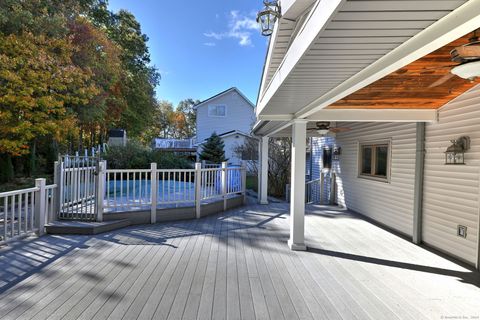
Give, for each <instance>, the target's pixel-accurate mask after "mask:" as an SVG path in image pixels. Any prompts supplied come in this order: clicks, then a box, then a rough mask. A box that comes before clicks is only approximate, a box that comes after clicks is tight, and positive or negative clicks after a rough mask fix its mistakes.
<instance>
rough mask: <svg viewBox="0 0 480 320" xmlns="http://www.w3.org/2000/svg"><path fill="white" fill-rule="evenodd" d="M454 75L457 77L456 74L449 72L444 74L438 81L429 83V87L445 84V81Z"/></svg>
mask: <svg viewBox="0 0 480 320" xmlns="http://www.w3.org/2000/svg"><path fill="white" fill-rule="evenodd" d="M453 77H455V75H454V74H453V73H448V74H446V75H444V76H443V77H441V78H440V79H438V80H437V81H435V82H434V83H432V84H431V85H429V86H428V87H429V88H435V87H438V86H439V85H442V84H444V83H445V82H447V81H448V80H450V79H452V78H453Z"/></svg>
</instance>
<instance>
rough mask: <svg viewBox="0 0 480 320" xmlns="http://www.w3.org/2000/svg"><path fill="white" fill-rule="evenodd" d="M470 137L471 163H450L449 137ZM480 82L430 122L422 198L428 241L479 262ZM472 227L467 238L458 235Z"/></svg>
mask: <svg viewBox="0 0 480 320" xmlns="http://www.w3.org/2000/svg"><path fill="white" fill-rule="evenodd" d="M462 135H466V136H469V137H470V139H471V143H470V147H471V149H470V150H468V151H467V152H466V153H465V162H466V165H458V166H447V165H445V164H444V162H445V155H444V152H445V150H446V149H447V147H448V146H449V145H450V144H451V143H450V140H451V139H454V138H458V137H460V136H462ZM479 170H480V86H477V87H476V88H474V89H472V90H470V91H469V92H467V93H465V94H463V95H461V96H460V97H458V98H457V99H455V100H453V101H452V102H450V103H448V104H447V105H446V106H444V107H443V108H441V109H440V111H439V122H438V123H435V124H427V126H426V155H425V177H424V198H423V241H424V242H425V243H426V244H428V245H430V246H432V247H435V248H437V249H439V250H441V251H444V252H447V253H448V254H451V255H454V256H456V257H458V258H460V259H462V260H464V261H467V262H469V263H472V264H475V262H476V260H477V241H478V219H479V194H480V190H479V184H480V177H479V175H480V173H479ZM459 224H460V225H465V226H467V238H461V237H459V236H457V226H458V225H459Z"/></svg>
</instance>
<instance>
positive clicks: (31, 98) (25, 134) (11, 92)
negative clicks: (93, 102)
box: [0, 33, 98, 161]
mask: <svg viewBox="0 0 480 320" xmlns="http://www.w3.org/2000/svg"><path fill="white" fill-rule="evenodd" d="M73 51H74V48H73V46H72V43H71V40H70V39H69V38H66V39H52V38H48V37H45V36H42V35H40V36H34V35H32V34H30V33H22V34H21V35H15V34H11V35H8V36H5V35H1V34H0V106H1V108H0V154H1V155H2V157H3V158H4V161H9V160H8V159H9V158H10V157H18V156H22V155H25V154H28V153H29V152H30V151H31V150H32V149H33V148H34V147H35V141H36V140H37V139H38V137H42V136H51V137H53V138H54V139H57V140H61V139H62V137H64V136H67V135H68V133H69V132H71V131H74V128H75V127H76V122H77V120H76V118H75V117H74V114H72V113H71V112H69V110H68V109H67V108H66V106H67V105H69V106H79V105H83V104H85V103H87V102H88V101H89V100H90V99H91V98H92V97H93V96H94V95H95V94H97V93H98V90H97V89H96V86H95V85H94V84H93V83H92V82H91V76H92V73H91V72H90V71H88V70H83V69H82V68H80V67H77V66H75V65H74V64H73V63H72V60H71V57H72V53H73ZM5 158H7V160H5Z"/></svg>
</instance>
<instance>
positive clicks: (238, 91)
mask: <svg viewBox="0 0 480 320" xmlns="http://www.w3.org/2000/svg"><path fill="white" fill-rule="evenodd" d="M233 91H236V92H237V93H238V94H239V95H240V96H241V97H242V98H243V99H244V100H245V101H247V102H248V104H249V105H250V106H251V107H252V108H255V105H254V104H253V103H252V102H251V101H250V100H249V99H248V98H247V97H246V96H245V95H244V94H243V93H242V92H241V91H240V90H238V89H237V87H231V88H229V89H227V90H225V91H222V92H220V93H217V94H216V95H214V96H211V97H210V98H208V99H205V100H203V101H201V102H199V103H197V104H196V105H194V106H193V109H195V110H196V109H197V108H198V107H200V106H201V105H203V104H205V103H207V102H209V101H212V100H213V99H216V98H218V97H221V96H223V95H226V94H227V93H230V92H233Z"/></svg>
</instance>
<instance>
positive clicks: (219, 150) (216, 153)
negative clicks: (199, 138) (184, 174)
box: [200, 132, 228, 163]
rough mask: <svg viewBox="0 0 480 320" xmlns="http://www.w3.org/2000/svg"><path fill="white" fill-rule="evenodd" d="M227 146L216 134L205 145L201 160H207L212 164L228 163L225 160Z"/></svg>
mask: <svg viewBox="0 0 480 320" xmlns="http://www.w3.org/2000/svg"><path fill="white" fill-rule="evenodd" d="M224 147H225V144H224V143H223V141H222V139H221V138H220V137H219V136H218V135H217V134H216V133H215V132H214V133H212V135H211V136H210V138H208V139H207V141H206V142H205V144H204V145H203V149H202V152H201V153H200V160H205V161H208V162H210V163H221V162H224V161H227V160H228V159H226V158H225V150H224Z"/></svg>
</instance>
